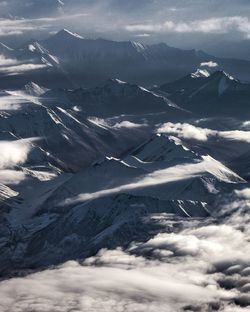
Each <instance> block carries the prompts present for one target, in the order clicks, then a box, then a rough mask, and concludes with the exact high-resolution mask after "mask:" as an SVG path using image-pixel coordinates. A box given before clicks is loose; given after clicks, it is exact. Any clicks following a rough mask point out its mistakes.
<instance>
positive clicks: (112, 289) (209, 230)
mask: <svg viewBox="0 0 250 312" xmlns="http://www.w3.org/2000/svg"><path fill="white" fill-rule="evenodd" d="M244 192H246V190H242V193H244ZM247 192H248V191H247ZM230 196H231V198H230ZM230 196H229V198H227V200H225V198H224V199H223V201H222V202H218V209H217V211H218V213H216V214H215V215H214V217H216V218H217V222H214V220H213V219H211V220H207V221H206V222H204V221H202V220H192V219H190V220H178V219H173V217H171V216H168V215H165V214H160V215H152V216H151V217H150V218H148V219H147V220H146V221H145V222H148V223H150V222H153V224H154V227H155V226H157V224H159V225H160V227H159V229H160V228H161V229H163V230H161V231H160V232H161V233H159V234H157V235H156V236H153V237H152V238H151V239H150V240H148V241H147V242H134V243H132V244H131V245H130V246H129V247H128V248H127V249H126V250H122V249H120V248H117V249H115V250H102V251H100V252H99V253H98V254H97V255H96V256H95V257H92V258H89V259H87V260H86V261H85V262H84V263H82V264H80V263H77V262H75V261H70V262H67V263H65V264H64V265H62V266H60V267H59V268H56V269H51V270H45V271H44V272H40V273H36V274H31V275H28V276H27V277H23V278H17V279H16V278H15V279H11V280H8V281H2V282H1V283H0V294H1V298H2V299H1V302H0V309H1V311H3V312H7V311H10V310H11V311H12V312H17V311H18V312H24V311H25V312H27V311H33V312H45V311H46V312H47V311H60V312H64V311H65V312H66V311H95V312H97V311H117V312H118V311H129V312H131V311H134V312H135V311H137V312H140V311H145V310H147V311H151V312H156V311H157V312H159V311H160V312H163V311H183V309H184V308H185V310H187V311H221V312H222V311H223V312H229V311H230V312H233V311H234V312H236V311H240V312H243V311H248V307H247V305H249V304H250V287H249V283H250V257H249V255H250V244H249V234H250V232H249V221H250V219H249V216H248V215H246V211H248V210H249V208H250V202H249V201H247V200H245V199H244V198H243V196H241V195H239V196H238V195H236V194H232V195H230ZM180 224H181V226H180ZM166 228H172V231H171V233H166V232H165V230H164V229H166Z"/></svg>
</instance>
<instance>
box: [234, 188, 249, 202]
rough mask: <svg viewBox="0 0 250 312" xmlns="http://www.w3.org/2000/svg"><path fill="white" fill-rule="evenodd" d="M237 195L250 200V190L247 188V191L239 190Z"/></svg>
mask: <svg viewBox="0 0 250 312" xmlns="http://www.w3.org/2000/svg"><path fill="white" fill-rule="evenodd" d="M235 193H236V194H237V196H239V197H240V198H243V199H249V200H250V188H246V189H243V190H238V191H235Z"/></svg>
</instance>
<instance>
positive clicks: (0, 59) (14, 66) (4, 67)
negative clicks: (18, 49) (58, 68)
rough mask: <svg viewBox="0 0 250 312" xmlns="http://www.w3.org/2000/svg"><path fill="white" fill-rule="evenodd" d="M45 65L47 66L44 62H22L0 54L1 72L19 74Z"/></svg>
mask: <svg viewBox="0 0 250 312" xmlns="http://www.w3.org/2000/svg"><path fill="white" fill-rule="evenodd" d="M45 67H47V65H45V64H32V63H30V64H29V63H22V62H20V61H18V60H16V59H13V58H6V57H5V56H4V55H0V73H3V74H20V73H24V72H27V71H32V70H37V69H41V68H45Z"/></svg>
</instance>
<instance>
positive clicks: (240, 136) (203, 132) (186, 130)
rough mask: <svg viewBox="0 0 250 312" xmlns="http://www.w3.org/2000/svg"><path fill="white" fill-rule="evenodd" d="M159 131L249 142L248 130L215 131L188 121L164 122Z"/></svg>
mask: <svg viewBox="0 0 250 312" xmlns="http://www.w3.org/2000/svg"><path fill="white" fill-rule="evenodd" d="M158 132H160V133H167V134H174V135H177V136H178V137H179V138H183V139H192V140H197V141H207V140H208V139H209V138H214V137H217V138H223V139H228V140H236V141H243V142H247V143H250V131H241V130H232V131H217V130H211V129H207V128H200V127H196V126H194V125H191V124H188V123H171V122H168V123H165V124H163V125H162V126H161V127H160V128H159V129H158Z"/></svg>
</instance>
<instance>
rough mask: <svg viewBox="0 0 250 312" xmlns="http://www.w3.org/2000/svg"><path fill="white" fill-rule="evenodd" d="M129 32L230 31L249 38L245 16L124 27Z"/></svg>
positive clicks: (168, 21)
mask: <svg viewBox="0 0 250 312" xmlns="http://www.w3.org/2000/svg"><path fill="white" fill-rule="evenodd" d="M125 29H126V30H127V31H130V32H149V33H150V32H151V33H161V32H176V33H205V34H209V33H213V34H226V33H229V32H231V31H237V32H240V33H243V34H244V35H245V36H246V37H247V38H248V37H249V36H250V20H249V18H248V17H245V16H228V17H216V18H208V19H203V20H192V21H183V22H181V21H177V22H175V21H173V20H167V21H165V22H163V23H145V24H143V23H142V24H131V25H127V26H125Z"/></svg>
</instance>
